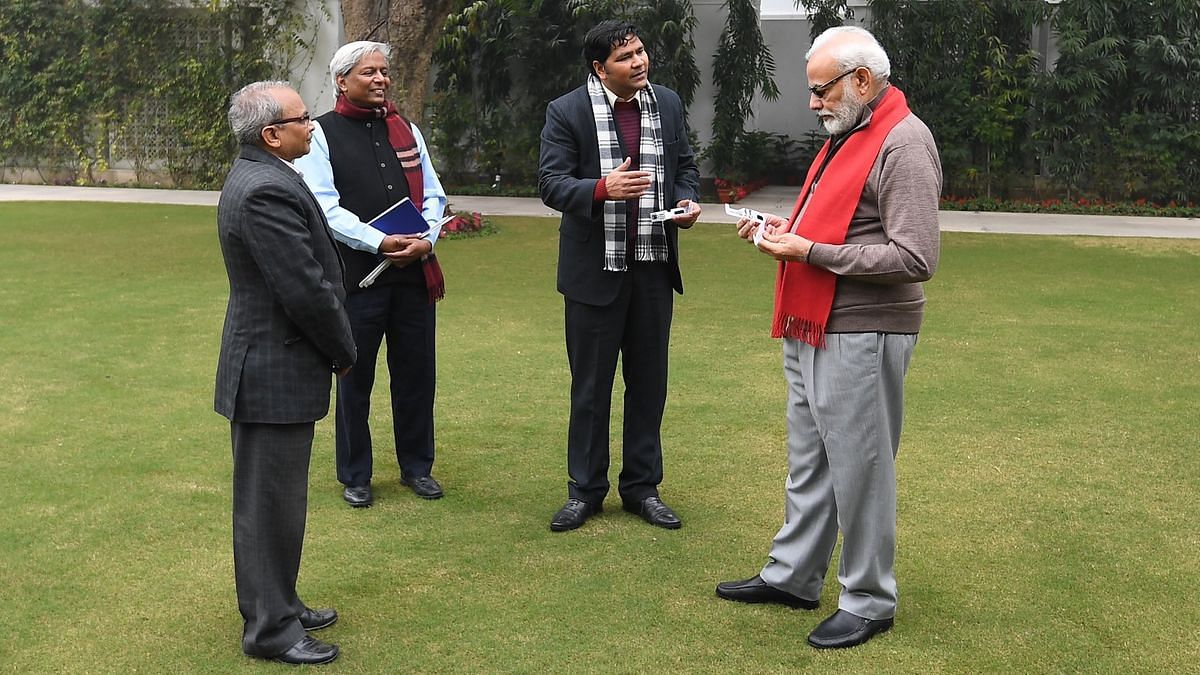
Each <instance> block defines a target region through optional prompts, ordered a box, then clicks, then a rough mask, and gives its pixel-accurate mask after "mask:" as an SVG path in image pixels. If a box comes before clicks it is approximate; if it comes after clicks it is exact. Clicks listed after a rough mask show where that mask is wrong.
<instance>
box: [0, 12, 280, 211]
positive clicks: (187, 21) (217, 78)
mask: <svg viewBox="0 0 1200 675" xmlns="http://www.w3.org/2000/svg"><path fill="white" fill-rule="evenodd" d="M302 19H303V17H302V16H301V15H300V13H298V12H297V11H296V10H295V9H294V8H293V7H292V4H291V3H290V2H287V1H286V0H227V1H225V2H211V1H209V0H193V1H191V2H177V1H176V0H99V1H95V2H89V1H87V0H56V1H53V2H51V1H47V0H11V1H10V2H5V3H3V4H2V5H0V120H3V121H4V123H5V132H4V134H2V135H0V157H2V158H4V159H3V160H2V161H3V166H0V169H2V168H5V167H16V166H21V167H34V168H37V169H38V170H40V171H41V172H42V174H43V178H44V179H45V180H48V181H54V182H61V181H66V182H74V183H80V184H86V183H92V182H95V181H96V180H97V172H99V171H103V170H105V169H107V168H109V167H110V166H111V164H112V163H113V162H114V161H118V160H126V161H129V162H131V163H132V164H133V166H134V168H135V170H137V171H138V172H139V173H141V172H144V171H149V170H157V171H165V172H166V173H167V174H168V175H169V176H170V178H171V180H172V182H173V183H174V184H175V185H177V186H184V187H206V188H212V187H217V186H219V184H220V180H221V177H222V176H223V175H224V173H225V170H226V169H227V167H228V165H229V162H230V161H231V159H232V157H233V154H234V150H235V148H234V142H233V139H232V136H231V134H230V133H229V128H228V123H227V122H226V120H225V105H226V102H227V101H228V97H229V95H230V94H231V93H232V92H233V91H234V90H236V89H237V88H239V87H240V86H242V85H244V84H246V83H247V82H250V81H253V80H259V79H265V78H267V77H280V76H281V75H283V74H284V73H285V72H286V69H287V63H288V61H289V60H290V58H291V56H292V55H293V54H294V53H295V48H296V47H297V46H299V45H300V44H302V43H301V42H299V41H298V40H297V39H296V38H295V35H296V33H297V30H298V27H299V25H300V23H301V21H302Z"/></svg>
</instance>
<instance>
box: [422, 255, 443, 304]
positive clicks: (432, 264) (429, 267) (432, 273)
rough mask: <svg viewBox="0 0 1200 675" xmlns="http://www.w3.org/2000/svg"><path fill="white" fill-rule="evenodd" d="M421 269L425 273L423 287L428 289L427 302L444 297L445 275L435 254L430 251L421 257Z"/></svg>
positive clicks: (430, 302) (431, 302)
mask: <svg viewBox="0 0 1200 675" xmlns="http://www.w3.org/2000/svg"><path fill="white" fill-rule="evenodd" d="M421 271H422V272H424V273H425V288H426V289H427V290H428V291H429V304H431V305H432V304H433V303H435V302H437V301H438V300H441V299H442V298H444V297H446V277H445V276H444V275H443V274H442V264H441V263H439V262H438V259H437V256H436V255H434V254H432V253H430V254H429V255H427V256H425V257H424V258H422V259H421Z"/></svg>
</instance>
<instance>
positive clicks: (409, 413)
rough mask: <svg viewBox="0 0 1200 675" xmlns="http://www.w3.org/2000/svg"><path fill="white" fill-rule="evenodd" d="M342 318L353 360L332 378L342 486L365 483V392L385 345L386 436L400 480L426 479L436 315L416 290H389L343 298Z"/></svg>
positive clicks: (430, 459) (367, 451)
mask: <svg viewBox="0 0 1200 675" xmlns="http://www.w3.org/2000/svg"><path fill="white" fill-rule="evenodd" d="M346 312H347V313H348V314H349V315H350V328H351V330H353V332H354V343H355V345H356V346H357V347H358V360H357V362H356V363H355V365H354V367H353V368H351V369H350V372H349V374H347V375H346V376H345V377H341V378H338V385H337V413H336V419H337V430H336V439H337V440H336V448H335V455H336V461H337V478H338V481H340V482H341V483H342V484H343V485H349V486H362V485H368V484H370V482H371V475H372V472H373V466H372V457H371V428H370V416H371V389H372V388H373V387H374V386H375V362H376V359H378V357H379V347H380V345H381V344H382V343H383V340H384V339H385V338H386V339H387V366H388V376H389V378H390V380H391V400H392V433H393V436H394V438H395V442H396V461H397V462H398V463H399V464H400V474H401V475H402V476H404V477H408V478H420V477H422V476H428V475H429V474H430V472H431V471H432V470H433V399H434V393H435V391H436V387H437V368H436V364H437V358H436V352H435V336H436V328H437V325H436V324H437V320H436V317H437V314H436V313H435V310H434V306H433V305H431V304H430V303H429V295H428V292H427V291H426V290H425V287H424V286H423V285H412V284H389V285H386V286H380V287H371V288H368V289H365V290H363V291H359V292H355V293H351V294H350V295H349V296H348V297H347V298H346Z"/></svg>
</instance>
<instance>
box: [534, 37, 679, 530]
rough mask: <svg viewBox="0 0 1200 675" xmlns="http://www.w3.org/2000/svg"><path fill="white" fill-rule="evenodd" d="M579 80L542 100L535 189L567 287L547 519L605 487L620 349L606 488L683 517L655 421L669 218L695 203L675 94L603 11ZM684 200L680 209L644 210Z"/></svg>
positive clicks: (584, 509)
mask: <svg viewBox="0 0 1200 675" xmlns="http://www.w3.org/2000/svg"><path fill="white" fill-rule="evenodd" d="M583 56H584V61H585V63H586V64H587V71H588V78H587V83H586V84H585V85H583V86H581V87H579V88H578V89H575V90H574V91H572V92H570V93H568V94H566V95H564V96H562V97H560V98H558V99H556V100H555V101H553V102H551V103H550V105H549V107H548V108H547V110H546V125H545V127H544V128H543V129H542V137H541V144H542V145H541V158H540V164H539V167H538V188H539V191H540V192H541V196H542V201H544V202H545V203H546V205H547V206H549V207H551V208H554V209H557V210H559V211H561V212H562V214H563V215H562V224H561V226H560V227H559V255H558V290H559V292H560V293H562V294H563V296H564V297H565V311H566V340H567V359H568V361H569V362H570V366H571V419H570V426H569V430H568V432H567V471H568V473H569V474H570V481H569V482H568V483H567V492H568V497H569V498H568V499H567V503H566V504H565V505H564V506H563V507H562V509H560V510H559V511H558V513H557V514H555V515H554V517H553V519H552V520H551V521H550V529H551V530H553V531H556V532H561V531H565V530H573V529H575V528H577V527H579V526H580V525H582V524H583V523H584V522H585V521H586V520H587V519H588V518H589V517H591V516H592V515H594V514H596V513H599V512H600V511H601V510H602V508H603V503H604V497H605V495H606V494H607V493H608V489H609V481H608V463H609V452H608V442H609V438H608V434H609V408H610V401H611V399H612V387H613V379H614V377H615V375H616V365H617V357H618V354H619V355H620V358H621V363H622V374H623V377H624V379H625V428H624V433H623V444H622V448H623V452H622V468H621V475H620V478H619V484H618V491H619V492H620V495H621V500H622V503H623V506H624V508H625V509H626V510H627V511H630V512H633V513H636V514H638V515H640V516H641V517H642V518H643V519H645V520H646V521H647V522H649V523H650V524H652V525H656V526H658V527H665V528H668V529H674V528H678V527H679V526H680V525H681V522H680V520H679V517H678V516H676V515H675V513H674V512H673V511H672V510H671V509H670V508H669V507H668V506H667V505H666V504H664V503H663V502H662V500H661V499H660V498H659V495H658V485H659V483H661V482H662V476H663V460H662V441H661V438H660V427H661V425H662V416H663V409H664V407H665V405H666V396H667V345H668V342H669V339H670V332H671V312H672V306H673V303H674V298H673V296H672V289H673V290H674V291H676V292H679V293H682V292H683V281H682V279H681V277H680V274H679V245H678V236H679V232H678V228H680V227H684V228H686V227H691V226H692V224H693V223H695V222H696V218H697V217H698V216H699V215H700V206H699V204H697V203H695V200H696V199H698V194H697V188H698V185H699V172H698V170H697V168H696V162H695V158H694V157H693V154H692V149H691V147H690V146H689V144H688V139H687V128H686V124H685V121H684V116H683V105H682V103H681V102H680V100H679V96H678V95H677V94H676V93H675V92H673V91H671V90H670V89H667V88H666V87H661V86H658V85H653V86H652V85H651V84H650V82H649V79H648V77H647V76H648V72H649V67H650V62H649V59H648V57H647V55H646V50H645V48H644V47H643V45H642V41H641V39H639V38H638V35H637V28H636V27H635V26H633V25H632V24H628V23H621V22H617V21H604V22H602V23H600V24H599V25H597V26H596V27H594V28H593V29H592V30H590V31H589V32H588V34H587V36H586V37H585V39H584V54H583ZM671 208H682V209H683V210H684V213H683V214H682V215H674V216H670V217H668V218H667V219H665V220H663V219H660V218H659V216H654V217H652V215H651V214H656V213H658V212H661V211H664V210H667V209H671Z"/></svg>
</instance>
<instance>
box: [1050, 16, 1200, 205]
mask: <svg viewBox="0 0 1200 675" xmlns="http://www.w3.org/2000/svg"><path fill="white" fill-rule="evenodd" d="M1053 21H1054V27H1055V29H1056V31H1057V32H1058V36H1059V38H1058V40H1059V51H1060V56H1059V59H1058V63H1057V66H1056V68H1055V69H1054V71H1053V72H1051V73H1048V74H1047V75H1046V76H1045V77H1044V78H1043V79H1042V81H1041V96H1040V98H1039V105H1038V113H1039V124H1038V128H1037V132H1036V133H1035V139H1036V140H1037V142H1038V146H1039V148H1040V149H1041V151H1042V152H1043V153H1044V154H1045V156H1046V158H1047V166H1048V168H1049V170H1050V172H1051V173H1052V174H1053V175H1054V176H1056V177H1058V178H1059V179H1060V180H1061V181H1062V182H1063V183H1064V184H1065V185H1066V186H1067V187H1068V188H1070V189H1072V190H1077V191H1087V192H1091V193H1095V194H1099V195H1101V196H1103V197H1105V198H1108V199H1118V198H1129V197H1134V196H1145V197H1149V198H1152V199H1159V200H1164V201H1165V200H1168V199H1174V200H1177V201H1185V200H1188V199H1195V197H1196V196H1197V187H1196V186H1197V184H1198V183H1200V37H1198V36H1200V5H1198V4H1197V3H1196V2H1194V1H1193V0H1163V1H1160V2H1155V3H1152V5H1150V6H1148V5H1147V3H1145V2H1142V1H1138V0H1115V1H1114V0H1104V1H1101V0H1075V1H1074V2H1068V3H1063V4H1062V5H1060V6H1059V7H1058V8H1057V10H1056V12H1055V14H1054V19H1053Z"/></svg>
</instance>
